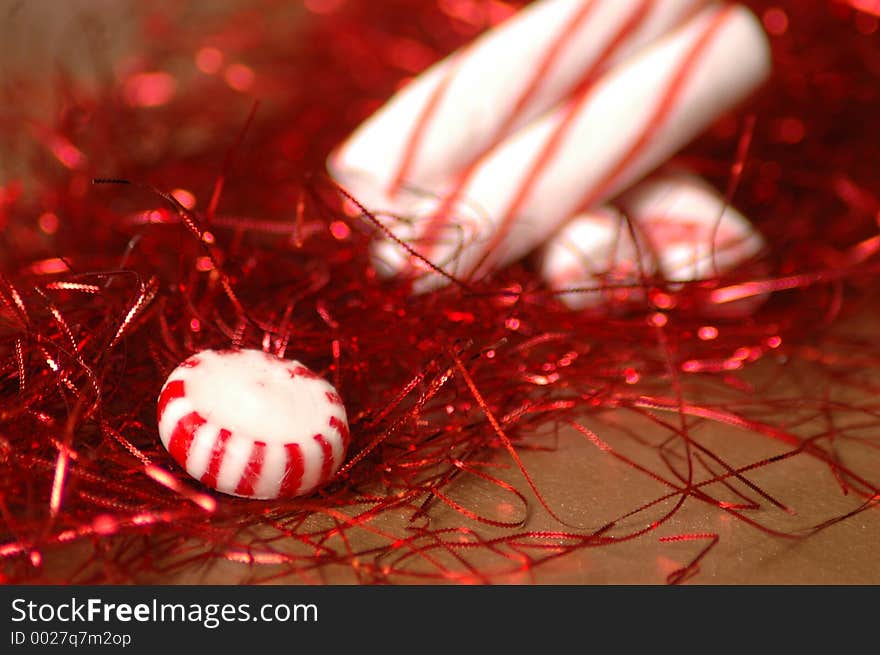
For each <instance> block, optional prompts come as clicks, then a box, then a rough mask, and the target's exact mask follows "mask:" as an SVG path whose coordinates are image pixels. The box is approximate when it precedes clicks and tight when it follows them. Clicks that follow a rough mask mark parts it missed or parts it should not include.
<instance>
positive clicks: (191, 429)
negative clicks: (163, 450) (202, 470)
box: [168, 412, 205, 468]
mask: <svg viewBox="0 0 880 655" xmlns="http://www.w3.org/2000/svg"><path fill="white" fill-rule="evenodd" d="M204 424H205V419H203V418H202V417H201V416H200V415H199V413H198V412H190V413H189V414H187V415H186V416H184V417H183V418H181V419H180V420H179V421H178V422H177V424H176V425H175V426H174V432H172V433H171V439H169V441H168V452H169V453H171V456H172V457H173V458H174V460H175V461H176V462H178V463H179V464H180V465H181V466H183V467H184V468H186V460H187V458H188V457H189V449H190V447H191V446H192V442H193V438H194V437H195V434H196V430H198V429H199V428H200V427H202V426H203V425H204Z"/></svg>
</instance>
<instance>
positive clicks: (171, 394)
mask: <svg viewBox="0 0 880 655" xmlns="http://www.w3.org/2000/svg"><path fill="white" fill-rule="evenodd" d="M184 396H186V388H185V387H184V384H183V380H172V381H171V382H169V383H168V384H166V385H165V388H164V389H162V393H160V394H159V408H158V413H159V420H160V421H161V420H162V416H163V415H164V414H165V408H166V407H168V404H169V403H171V402H172V401H174V400H178V399H180V398H183V397H184Z"/></svg>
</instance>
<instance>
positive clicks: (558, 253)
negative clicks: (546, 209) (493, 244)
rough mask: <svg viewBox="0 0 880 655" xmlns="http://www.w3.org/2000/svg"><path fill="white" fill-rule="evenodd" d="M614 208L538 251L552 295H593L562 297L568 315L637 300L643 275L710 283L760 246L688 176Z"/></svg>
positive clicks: (631, 193) (638, 192)
mask: <svg viewBox="0 0 880 655" xmlns="http://www.w3.org/2000/svg"><path fill="white" fill-rule="evenodd" d="M615 205H616V207H619V208H620V211H617V210H616V209H614V208H611V207H609V206H603V207H600V208H598V209H594V210H591V211H588V212H585V213H583V214H580V215H578V216H576V217H575V218H574V219H573V220H571V221H570V222H569V223H566V225H565V226H564V228H563V229H562V230H561V231H560V232H559V233H558V234H557V235H555V236H554V237H553V238H552V239H551V240H550V241H548V242H547V244H546V245H545V246H544V249H543V252H542V258H541V273H542V275H543V277H544V279H545V280H546V281H547V284H548V285H549V286H550V287H551V288H552V289H557V290H561V289H566V288H568V289H573V288H581V289H597V292H595V293H594V292H589V291H588V292H585V293H581V292H577V293H563V294H560V299H561V300H562V301H563V302H565V303H566V304H567V305H568V306H569V307H572V308H574V309H583V308H587V307H596V306H599V305H600V304H607V303H608V301H610V300H620V299H624V298H629V299H632V298H634V297H635V298H638V297H641V291H640V289H638V288H637V287H638V285H639V284H640V283H641V280H642V276H643V275H645V276H649V277H650V276H653V275H655V274H658V273H659V275H660V276H661V277H662V278H663V279H665V280H666V281H667V282H689V281H695V280H706V279H712V278H714V277H716V276H717V275H719V274H722V273H725V272H729V271H731V270H733V269H735V268H736V267H737V266H739V265H741V264H743V263H744V262H746V261H748V260H749V259H752V258H754V257H755V256H756V255H758V254H759V253H760V252H761V251H762V250H763V249H764V246H765V244H764V240H763V238H762V237H761V235H760V234H759V233H758V232H757V230H755V228H754V227H753V226H752V225H751V223H750V222H749V221H748V220H747V219H746V218H745V217H744V216H743V215H742V214H741V213H740V212H738V211H737V210H735V209H734V208H732V207H730V206H728V205H726V204H725V201H724V198H723V197H722V196H721V195H720V194H718V193H717V192H716V191H715V190H714V189H713V188H712V187H710V186H709V185H708V184H706V183H705V182H703V181H702V180H700V179H699V178H697V177H696V176H694V175H689V174H686V173H681V172H675V173H661V174H658V175H655V176H653V177H651V178H649V179H647V180H645V181H643V182H641V183H639V184H637V185H636V186H634V187H632V188H631V189H630V190H628V191H627V192H625V193H624V194H623V195H621V196H620V197H619V198H618V199H617V200H616V201H615ZM627 218H628V219H629V221H631V222H632V230H630V227H629V226H628V225H627V222H626V221H627ZM633 234H635V235H636V240H637V241H638V248H636V245H635V242H634V241H633V237H632V235H633ZM639 254H640V255H641V261H639V259H638V258H639ZM615 287H616V288H615Z"/></svg>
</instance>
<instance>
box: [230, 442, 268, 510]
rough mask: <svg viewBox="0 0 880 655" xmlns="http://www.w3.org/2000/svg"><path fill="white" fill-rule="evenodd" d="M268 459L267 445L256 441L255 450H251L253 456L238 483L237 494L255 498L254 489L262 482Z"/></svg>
mask: <svg viewBox="0 0 880 655" xmlns="http://www.w3.org/2000/svg"><path fill="white" fill-rule="evenodd" d="M265 458H266V443H265V442H263V441H255V442H254V446H253V448H251V456H250V458H249V459H248V463H247V464H246V465H245V467H244V471H242V472H241V478H240V479H239V481H238V485H237V486H236V487H235V493H237V494H240V495H242V496H253V494H254V487H256V486H257V482H258V481H259V480H260V475H261V474H262V473H263V462H264V461H265Z"/></svg>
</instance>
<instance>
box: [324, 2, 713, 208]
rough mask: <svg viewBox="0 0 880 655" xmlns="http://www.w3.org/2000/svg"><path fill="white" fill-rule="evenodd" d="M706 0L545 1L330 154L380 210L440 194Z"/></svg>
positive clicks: (341, 173)
mask: <svg viewBox="0 0 880 655" xmlns="http://www.w3.org/2000/svg"><path fill="white" fill-rule="evenodd" d="M705 4H706V2H705V0H543V1H540V2H535V3H533V4H531V5H529V6H528V7H527V8H526V9H524V10H523V11H521V12H519V13H518V14H516V15H514V16H513V17H511V18H510V19H509V20H507V21H506V22H504V23H502V24H501V25H499V26H497V27H496V28H494V29H492V30H490V31H489V32H487V33H486V34H484V35H483V36H482V37H480V38H479V39H477V40H476V41H474V42H473V43H471V44H470V45H469V46H467V47H465V48H462V49H461V50H459V51H458V52H456V53H453V54H452V55H451V56H449V57H447V58H446V59H444V60H443V61H441V62H438V63H437V64H435V65H434V66H432V67H431V68H429V69H428V70H427V71H425V72H424V73H422V74H421V75H419V76H418V77H417V78H416V79H415V80H413V81H412V82H411V83H410V84H408V85H407V86H406V87H404V89H402V90H401V91H400V92H399V93H398V94H396V95H395V96H394V97H393V98H392V99H391V100H390V101H389V102H388V103H387V104H386V105H385V106H384V107H383V108H382V109H381V110H380V111H379V112H377V113H376V114H374V115H373V116H372V117H371V118H370V119H368V120H367V121H366V122H365V123H364V124H363V125H362V126H361V127H360V128H359V129H358V130H357V131H356V132H355V133H354V134H353V135H352V136H351V137H350V138H349V139H348V140H347V141H346V142H345V143H344V144H343V145H342V146H341V147H340V148H339V149H338V150H337V151H336V152H335V153H334V154H333V155H332V156H331V158H330V160H329V162H328V167H329V169H330V171H331V173H332V174H333V175H334V176H335V177H336V179H337V180H338V181H339V182H340V183H342V184H343V185H344V186H345V187H346V188H347V189H348V190H349V191H351V192H352V193H353V194H354V195H355V196H357V197H358V199H359V200H360V201H361V202H362V203H363V204H365V205H366V206H367V207H369V208H370V209H371V210H374V211H382V210H389V211H396V212H401V211H402V210H405V209H406V208H407V199H408V198H409V199H411V196H410V194H414V195H415V196H416V197H418V196H419V195H422V194H427V195H432V196H436V195H437V194H439V193H443V192H444V191H445V190H448V189H449V188H450V186H451V185H453V184H454V181H455V179H456V178H457V177H459V176H461V175H463V174H466V172H467V170H468V168H469V167H471V166H473V165H474V163H475V162H476V161H477V159H478V158H479V157H480V156H481V155H483V154H484V153H485V152H486V151H487V150H489V149H490V148H492V147H493V146H494V145H496V144H497V143H498V142H499V141H500V140H502V139H503V138H504V137H506V136H507V135H508V134H510V133H512V132H513V131H515V130H516V129H518V128H520V127H522V126H523V125H525V124H526V123H528V122H529V121H531V120H532V119H534V118H535V117H537V116H539V115H541V114H543V113H544V112H546V111H548V110H550V109H552V108H553V107H554V106H555V105H557V104H558V103H559V102H560V101H561V100H563V99H564V98H566V97H568V96H569V95H571V94H572V93H573V92H575V91H576V90H577V89H578V88H579V87H585V86H588V85H589V84H590V83H591V82H592V81H593V80H595V79H596V78H597V77H598V76H599V74H600V73H601V72H603V71H604V70H606V69H607V68H608V67H609V66H611V65H613V64H615V63H617V62H618V61H620V60H621V59H622V58H624V57H626V56H628V55H630V54H632V53H633V52H635V51H637V50H638V49H639V48H640V47H642V46H644V45H646V44H648V43H650V42H652V41H653V40H655V39H656V38H658V37H659V36H661V35H663V34H664V33H666V32H668V31H669V30H670V29H672V28H673V27H675V26H676V25H678V24H680V23H682V22H683V21H684V20H685V19H686V18H687V17H689V16H691V15H693V14H694V13H695V12H696V11H697V10H698V9H699V8H701V7H703V6H705Z"/></svg>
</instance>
